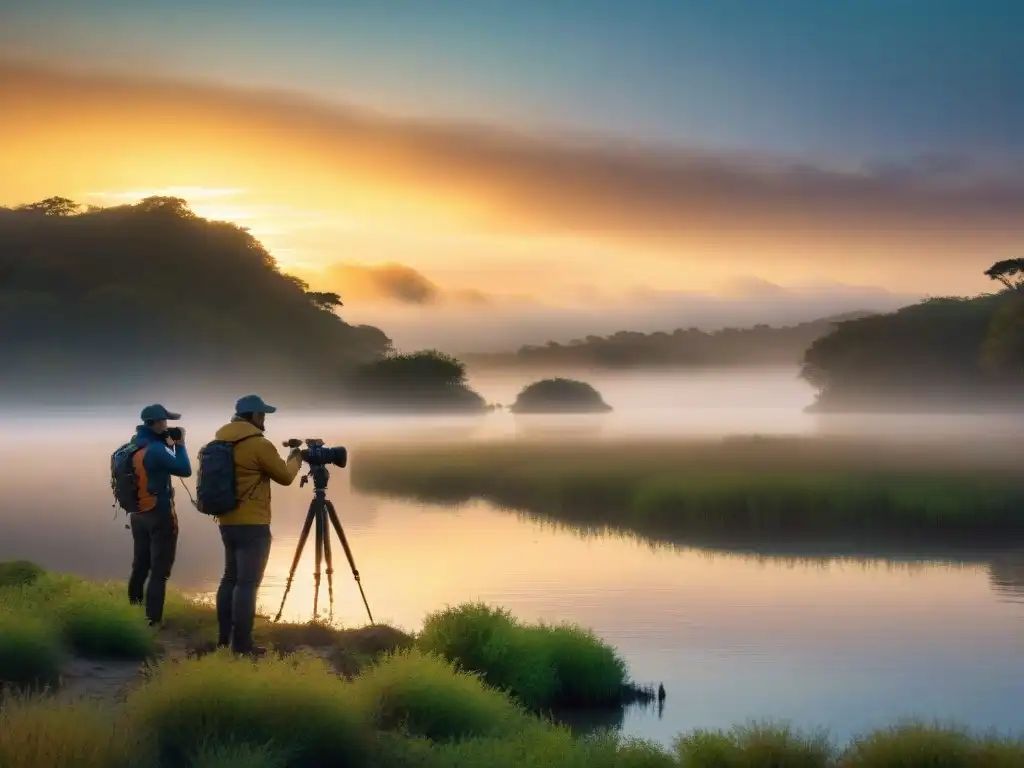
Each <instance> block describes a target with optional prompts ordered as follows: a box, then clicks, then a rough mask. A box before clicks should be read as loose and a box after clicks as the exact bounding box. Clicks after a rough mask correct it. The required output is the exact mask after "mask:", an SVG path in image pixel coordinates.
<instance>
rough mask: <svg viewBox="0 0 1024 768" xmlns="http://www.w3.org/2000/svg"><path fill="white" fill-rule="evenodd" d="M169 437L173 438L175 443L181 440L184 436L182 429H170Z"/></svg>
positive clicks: (168, 431) (168, 430)
mask: <svg viewBox="0 0 1024 768" xmlns="http://www.w3.org/2000/svg"><path fill="white" fill-rule="evenodd" d="M167 436H168V437H169V438H171V440H174V441H178V440H181V438H182V436H183V435H182V431H181V427H168V428H167Z"/></svg>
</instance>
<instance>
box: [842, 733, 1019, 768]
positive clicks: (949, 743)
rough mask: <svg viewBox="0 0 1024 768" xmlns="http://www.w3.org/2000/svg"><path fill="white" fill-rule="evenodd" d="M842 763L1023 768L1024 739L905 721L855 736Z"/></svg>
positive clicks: (863, 767)
mask: <svg viewBox="0 0 1024 768" xmlns="http://www.w3.org/2000/svg"><path fill="white" fill-rule="evenodd" d="M838 764H839V765H840V766H841V768H881V766H894V768H975V767H977V768H1019V767H1020V766H1024V740H1021V739H1000V738H997V737H996V736H975V735H973V734H971V733H970V732H969V731H967V730H963V729H959V728H955V727H943V726H931V725H924V724H920V723H905V724H901V725H897V726H895V727H892V728H888V729H885V730H880V731H875V732H873V733H870V734H867V735H865V736H862V737H860V738H858V739H855V740H854V741H853V742H852V743H851V744H850V745H849V746H848V747H847V748H846V750H844V752H843V754H842V756H841V758H840V759H839V761H838Z"/></svg>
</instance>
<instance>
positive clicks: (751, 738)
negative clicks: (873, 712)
mask: <svg viewBox="0 0 1024 768" xmlns="http://www.w3.org/2000/svg"><path fill="white" fill-rule="evenodd" d="M676 753H677V755H678V758H679V765H680V766H681V768H829V766H832V765H833V764H834V757H835V750H834V748H833V747H832V745H831V743H830V742H829V740H828V739H827V738H826V737H825V736H824V735H821V734H817V735H811V734H803V733H800V732H797V731H794V730H792V729H790V728H788V727H785V726H781V727H772V726H761V725H751V726H744V727H737V728H734V729H732V730H731V731H728V732H726V731H708V730H697V731H693V732H692V733H689V734H687V735H685V736H682V737H680V738H679V739H678V740H677V742H676Z"/></svg>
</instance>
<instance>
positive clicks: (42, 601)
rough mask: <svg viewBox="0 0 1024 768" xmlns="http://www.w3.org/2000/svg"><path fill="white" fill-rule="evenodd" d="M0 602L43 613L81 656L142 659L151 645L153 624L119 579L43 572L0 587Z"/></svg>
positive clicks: (22, 610) (14, 608) (151, 649)
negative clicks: (98, 579) (109, 581)
mask: <svg viewBox="0 0 1024 768" xmlns="http://www.w3.org/2000/svg"><path fill="white" fill-rule="evenodd" d="M0 604H2V605H5V606H7V607H8V609H9V610H11V611H14V612H16V613H23V614H31V615H33V616H37V617H39V618H42V619H45V620H46V621H48V622H49V623H50V624H51V625H52V626H53V627H54V631H55V633H56V634H57V635H58V637H60V638H61V639H62V641H63V642H64V643H65V644H66V645H67V646H69V647H70V648H71V649H73V650H74V651H75V652H77V653H79V654H81V655H83V656H88V657H96V658H99V657H110V658H121V659H143V658H145V657H147V656H149V655H151V654H152V653H153V652H154V650H155V646H156V638H155V634H154V632H153V630H152V629H151V628H150V627H149V626H148V625H147V623H146V620H145V615H144V614H143V613H142V612H141V611H140V610H139V608H138V607H137V606H133V605H129V604H128V601H127V599H126V597H125V595H124V590H123V588H122V586H121V585H117V584H97V583H93V582H89V581H85V580H84V579H80V578H78V577H75V576H70V575H67V574H56V573H43V574H42V575H41V576H39V577H37V578H35V579H34V580H33V581H32V582H31V583H29V584H26V585H24V586H20V587H7V588H2V589H0Z"/></svg>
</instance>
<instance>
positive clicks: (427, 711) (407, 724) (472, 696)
mask: <svg viewBox="0 0 1024 768" xmlns="http://www.w3.org/2000/svg"><path fill="white" fill-rule="evenodd" d="M351 689H352V693H351V695H353V696H354V697H355V699H356V701H358V702H359V704H360V706H361V707H362V708H363V709H364V711H365V712H366V713H367V719H369V720H370V721H372V722H373V723H375V724H376V725H377V727H378V728H381V729H385V730H395V729H398V730H402V731H404V732H407V733H409V734H411V735H414V736H423V737H426V738H428V739H432V740H436V741H443V740H447V739H463V738H468V737H473V736H497V735H507V734H510V733H514V732H516V731H518V730H521V729H522V728H523V727H525V725H526V723H527V722H529V720H528V718H527V715H526V713H525V712H523V711H522V710H521V709H520V708H519V707H517V706H516V705H515V704H514V703H513V702H512V701H511V700H510V699H509V698H508V697H507V696H506V695H505V694H504V693H502V692H500V691H496V690H494V689H492V688H488V687H486V686H485V685H484V684H483V682H482V681H481V680H480V678H479V677H477V676H476V675H471V674H468V673H465V672H459V671H457V670H456V669H455V667H454V666H453V665H452V664H451V662H449V661H446V660H445V659H443V658H441V657H440V656H434V655H432V654H425V653H423V652H422V651H418V650H408V651H398V652H396V653H394V654H391V655H390V656H388V657H387V658H386V659H384V660H383V661H381V662H380V663H378V664H376V665H374V666H372V667H370V668H369V669H367V670H365V671H363V673H362V674H360V675H359V676H358V677H357V678H356V679H355V680H354V681H353V683H352V685H351Z"/></svg>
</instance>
